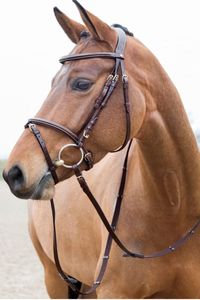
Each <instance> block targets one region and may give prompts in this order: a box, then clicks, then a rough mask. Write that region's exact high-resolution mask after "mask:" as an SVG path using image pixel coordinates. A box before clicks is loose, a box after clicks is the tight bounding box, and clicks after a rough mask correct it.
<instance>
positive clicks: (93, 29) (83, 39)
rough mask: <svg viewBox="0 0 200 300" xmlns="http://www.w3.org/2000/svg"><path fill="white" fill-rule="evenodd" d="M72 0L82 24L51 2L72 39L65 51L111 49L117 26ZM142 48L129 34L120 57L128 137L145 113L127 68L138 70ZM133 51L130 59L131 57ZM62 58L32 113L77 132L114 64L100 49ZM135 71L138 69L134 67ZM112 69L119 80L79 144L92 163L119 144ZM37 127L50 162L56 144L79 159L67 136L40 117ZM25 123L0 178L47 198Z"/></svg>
mask: <svg viewBox="0 0 200 300" xmlns="http://www.w3.org/2000/svg"><path fill="white" fill-rule="evenodd" d="M74 2H75V4H76V6H77V8H78V10H79V12H80V15H81V17H82V20H83V22H84V25H82V24H79V23H77V22H75V21H74V20H72V19H70V18H69V17H67V16H66V15H65V14H64V13H62V12H61V11H60V10H59V9H57V8H54V12H55V16H56V18H57V21H58V22H59V24H60V25H61V27H62V29H63V30H64V32H65V33H66V34H67V36H68V37H69V38H70V40H71V41H72V42H73V43H75V44H76V45H75V47H74V49H73V50H72V52H71V53H70V57H74V56H75V57H79V58H80V56H81V55H83V56H84V55H85V54H86V55H87V54H88V53H90V54H93V53H94V54H95V53H102V54H103V53H111V54H113V53H115V50H116V47H117V43H118V33H117V31H116V30H115V29H114V28H113V27H110V26H109V25H107V24H106V23H104V22H103V21H101V20H100V19H99V18H97V17H96V16H94V15H93V14H91V13H90V12H88V11H86V10H85V9H84V8H83V7H82V6H81V5H80V4H79V3H78V2H77V1H75V0H74ZM133 51H134V52H133ZM133 53H134V54H133ZM147 53H148V51H147V50H146V48H144V47H143V46H142V45H141V43H139V42H138V41H137V40H136V39H134V38H133V37H131V36H126V45H125V49H124V53H123V56H124V57H123V59H124V64H125V69H126V74H127V77H129V88H128V96H129V98H130V116H131V117H130V119H131V120H134V121H133V122H132V121H131V126H130V130H129V131H130V136H129V138H131V137H134V136H136V135H137V132H138V131H139V129H140V127H141V124H142V122H143V119H144V115H145V101H144V97H143V94H142V93H141V91H140V88H139V87H138V84H139V83H137V80H136V79H135V78H134V76H133V74H132V73H133V70H134V69H136V70H138V67H136V65H135V62H136V64H139V65H140V64H141V62H142V61H143V60H142V59H141V56H144V55H146V54H147ZM133 55H134V60H135V62H134V63H133V62H132V59H133ZM119 61H120V58H119ZM61 62H62V66H61V68H60V70H59V71H58V72H57V74H56V75H55V77H54V78H53V80H52V87H51V90H50V92H49V94H48V96H47V98H46V100H45V101H44V103H43V105H42V107H41V108H40V110H39V112H38V113H37V114H36V118H37V119H39V120H48V121H49V122H53V123H55V124H59V125H60V126H62V128H69V129H70V132H72V133H75V135H76V136H80V133H81V132H82V131H83V128H84V125H85V124H86V123H87V120H89V119H90V116H91V113H92V112H93V108H94V107H95V105H97V102H98V101H99V95H102V93H104V89H105V86H106V85H108V81H109V80H110V78H111V79H113V76H112V77H109V76H110V75H111V74H113V72H114V71H113V69H114V68H116V60H115V59H113V58H112V57H106V56H105V55H104V56H102V57H101V56H100V57H99V56H96V57H91V59H67V57H66V59H65V57H64V58H63V59H61ZM144 64H145V62H144ZM115 71H116V70H115ZM117 71H118V70H117ZM136 73H137V74H139V72H138V71H137V72H136ZM117 74H118V75H117V76H118V77H117V79H118V80H117V81H118V82H117V84H116V87H115V88H114V89H113V91H112V93H111V94H110V97H109V100H108V101H107V102H106V105H105V106H106V107H104V109H100V111H101V113H100V114H99V116H98V118H96V119H95V126H94V127H93V128H92V130H91V132H90V134H87V136H84V147H85V148H86V149H87V151H88V153H90V155H91V156H92V160H93V163H94V164H95V163H97V162H98V161H100V160H101V159H102V158H103V157H104V156H105V155H106V154H107V153H108V152H111V151H114V150H115V149H117V148H119V147H120V145H122V144H123V142H124V137H125V135H126V117H125V116H126V115H125V109H124V92H123V83H122V80H121V78H122V71H121V70H119V71H118V73H117ZM137 76H139V78H140V77H141V76H140V75H137ZM111 81H112V80H111ZM111 84H112V82H111ZM106 92H107V91H106ZM29 127H30V126H29ZM37 127H38V128H39V130H40V133H41V136H42V137H43V140H44V141H45V143H46V146H47V149H48V152H49V156H50V157H51V160H52V161H53V162H56V161H57V159H58V153H59V152H60V149H62V150H63V151H62V157H61V158H62V159H61V161H62V162H65V164H67V165H72V166H73V165H74V164H76V162H77V161H80V154H81V155H82V152H81V153H80V151H79V149H78V147H77V148H76V147H68V148H67V147H66V148H65V145H68V144H70V145H71V144H72V139H71V137H70V136H66V135H65V134H63V133H62V132H60V131H57V130H55V129H54V128H50V127H47V126H42V124H41V123H40V124H38V125H37ZM29 129H30V128H26V129H25V130H24V132H23V134H22V136H21V137H20V139H19V140H18V142H17V144H16V145H15V147H14V149H13V151H12V153H11V155H10V157H9V159H8V162H7V166H6V169H5V170H4V178H5V180H6V181H7V182H8V184H9V186H10V189H11V191H12V192H13V193H14V194H15V195H16V196H17V197H20V198H24V199H27V198H32V199H50V198H51V197H52V196H53V194H54V181H53V179H52V176H51V173H50V172H49V170H48V166H47V163H46V160H45V158H44V156H43V154H42V152H41V149H40V147H38V143H37V141H36V139H35V138H34V136H33V134H32V132H31V131H30V130H29ZM73 144H74V142H73ZM57 166H58V163H57ZM87 168H88V166H87V165H86V163H85V161H84V160H83V162H82V161H81V164H80V169H81V170H86V169H87ZM56 172H57V176H58V179H59V181H62V180H65V179H67V178H69V177H71V176H72V175H73V170H72V169H71V168H64V167H63V166H61V167H59V168H58V169H57V170H56Z"/></svg>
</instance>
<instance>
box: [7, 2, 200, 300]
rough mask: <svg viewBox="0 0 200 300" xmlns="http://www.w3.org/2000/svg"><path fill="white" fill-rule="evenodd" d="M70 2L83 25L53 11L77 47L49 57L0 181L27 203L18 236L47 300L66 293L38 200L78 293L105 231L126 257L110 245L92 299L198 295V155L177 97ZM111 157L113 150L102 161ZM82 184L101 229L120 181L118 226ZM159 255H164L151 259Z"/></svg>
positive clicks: (95, 267) (131, 45)
mask: <svg viewBox="0 0 200 300" xmlns="http://www.w3.org/2000/svg"><path fill="white" fill-rule="evenodd" d="M74 3H75V4H76V6H77V8H78V10H79V12H80V15H81V17H82V20H83V23H84V25H82V24H79V23H77V22H75V21H74V20H72V19H70V18H69V17H67V16H66V15H65V14H63V13H62V12H61V11H60V10H58V9H57V8H55V9H54V11H55V15H56V18H57V20H58V22H59V24H60V25H61V27H62V29H63V30H64V31H65V33H66V34H67V36H68V37H69V38H70V39H71V41H72V42H74V43H75V44H76V46H75V48H74V49H73V51H72V52H71V54H70V55H69V56H65V57H64V58H62V59H61V60H60V61H61V63H62V67H61V69H60V70H59V71H58V73H57V74H56V76H55V77H54V79H53V81H52V88H51V90H50V93H49V95H48V96H47V99H46V100H45V102H44V104H43V105H42V107H41V109H40V110H39V112H38V113H37V115H36V117H35V118H33V119H31V121H29V122H28V123H27V125H26V129H25V130H24V132H23V133H22V136H21V137H20V139H19V140H18V142H17V144H16V145H15V147H14V149H13V151H12V153H11V154H10V157H9V159H8V161H7V165H6V168H5V170H4V173H3V176H4V179H5V180H6V181H7V183H8V184H9V187H10V189H11V191H12V192H13V193H14V194H15V195H16V196H17V197H19V198H22V199H28V198H30V199H32V200H29V202H28V204H29V205H28V206H29V232H30V236H31V239H32V241H33V244H34V246H35V249H36V251H37V253H38V255H39V257H40V260H41V262H42V264H43V266H44V273H45V284H46V287H47V291H48V294H49V296H50V297H51V298H66V297H68V295H67V286H66V283H65V282H64V281H63V280H62V278H61V277H64V274H63V273H62V272H60V273H61V275H62V276H61V277H60V276H59V274H58V272H57V264H56V262H55V253H54V251H53V247H52V237H53V231H54V229H53V227H52V215H51V207H50V204H49V201H40V200H50V199H52V198H54V203H55V211H56V231H57V245H56V246H57V250H58V254H59V263H60V265H61V266H62V270H63V272H64V273H66V274H69V275H70V276H73V278H76V279H77V280H78V281H80V282H82V283H83V287H82V291H83V292H84V290H85V289H86V286H89V287H90V286H92V284H93V282H94V281H95V280H96V277H97V275H98V273H99V269H101V266H102V259H103V260H104V258H105V257H104V250H105V245H106V243H107V242H106V241H107V238H108V236H110V235H111V234H112V235H113V236H114V234H116V235H117V236H118V237H119V238H120V240H121V241H122V242H123V245H125V246H126V249H127V248H128V249H129V254H127V253H128V252H126V251H125V250H122V249H121V248H120V247H119V246H118V244H117V242H116V243H115V242H113V243H112V245H110V246H111V249H110V253H109V257H106V259H107V262H108V265H107V269H106V272H105V274H104V277H103V279H102V282H101V284H99V282H98V283H97V289H96V294H93V297H97V298H199V297H200V288H199V285H200V279H199V278H200V252H199V248H200V238H199V236H198V230H199V228H198V227H199V218H200V184H199V182H200V159H199V151H198V146H197V143H196V140H195V137H194V135H193V132H192V129H191V127H190V124H189V121H188V118H187V115H186V113H185V110H184V108H183V105H182V102H181V99H180V96H179V94H178V92H177V90H176V88H175V86H174V85H173V83H172V82H171V80H170V78H169V77H168V75H167V73H166V72H165V71H164V69H163V68H162V66H161V64H160V63H159V61H158V60H157V59H156V57H155V56H154V55H153V54H152V53H151V52H150V50H148V49H147V48H146V47H145V46H144V45H143V44H142V43H141V42H140V41H139V40H137V39H136V38H135V37H133V36H131V35H130V34H129V32H128V31H127V30H126V29H125V28H123V30H122V29H120V30H119V29H118V30H116V28H114V27H110V26H108V25H107V24H106V23H104V22H103V21H102V20H100V19H99V18H97V17H96V16H94V15H93V14H91V13H90V12H88V11H86V10H85V9H84V8H83V7H82V6H81V5H80V4H79V3H78V2H77V1H76V0H74ZM119 32H120V33H119ZM122 32H123V33H122ZM124 32H125V33H126V35H125V34H124ZM120 35H123V41H121V40H120ZM124 36H125V37H124ZM117 50H121V51H122V52H121V53H120V51H117ZM116 65H117V66H116ZM110 75H111V76H110ZM121 79H122V80H121ZM128 83H129V84H128ZM112 87H113V88H112ZM127 87H128V88H127ZM111 89H112V91H111ZM110 91H111V93H110ZM103 93H104V94H103ZM108 93H110V95H109V97H107V95H108ZM102 94H103V96H102ZM106 97H107V102H105V101H104V100H105V98H106ZM100 100H101V101H100ZM102 101H103V104H104V105H103V106H102V107H101V109H100V110H98V109H99V106H98V105H99V103H101V104H102ZM93 108H95V109H93ZM96 109H97V110H98V114H97V115H96V117H95V118H93V115H94V113H96V111H97V110H96ZM129 117H130V122H128V121H127V120H129ZM91 120H93V121H94V122H93V123H91ZM83 124H86V126H85V127H84V126H83ZM88 126H89V127H88ZM29 129H30V130H29ZM85 130H86V131H85ZM129 141H132V143H130V142H129ZM38 143H39V145H38ZM121 145H122V147H121ZM39 146H40V147H39ZM47 149H48V150H47ZM116 149H117V150H120V149H121V151H119V152H116V153H112V152H113V151H115V150H116ZM41 150H42V151H41ZM86 155H87V156H86ZM127 159H128V160H127ZM77 162H78V163H77ZM92 164H94V167H93V168H92ZM126 164H127V170H126V173H124V171H122V169H126V168H125V166H126ZM65 166H67V167H66V168H65ZM55 168H56V169H55ZM87 169H90V170H88V171H87V172H85V171H86V170H87ZM82 172H83V174H82ZM74 174H75V176H74ZM122 174H126V180H124V182H123V183H122V181H123V180H122V177H123V176H122ZM83 175H84V177H83ZM124 176H125V175H124ZM84 178H85V180H86V182H87V185H86V183H85V181H83V180H84ZM77 179H78V183H80V185H79V184H78V183H77ZM58 181H59V183H58ZM81 184H82V188H85V191H86V192H88V190H87V187H88V186H89V188H90V189H91V191H92V192H93V194H94V195H95V198H96V199H97V200H98V202H97V204H98V205H100V207H101V208H102V209H103V211H104V213H105V216H106V217H107V219H108V220H109V222H110V223H111V222H112V218H113V212H114V213H115V209H114V207H115V205H116V199H118V198H119V197H118V196H117V194H118V192H119V186H122V185H124V186H123V193H122V194H123V195H122V196H123V200H122V202H121V203H120V206H121V210H120V215H119V220H118V223H117V227H116V229H115V230H114V228H111V232H109V235H108V232H107V229H108V228H105V226H104V225H105V222H104V224H103V223H102V220H101V219H100V218H99V216H98V214H97V213H96V211H95V210H94V207H93V204H92V203H91V202H90V201H88V195H89V193H88V194H87V193H84V192H83V191H82V188H81ZM89 198H92V196H91V195H90V197H89ZM107 227H108V226H107ZM191 228H192V229H191ZM112 230H113V231H112ZM188 230H189V231H188ZM113 232H115V233H113ZM187 232H188V233H187ZM194 233H195V234H194ZM114 237H115V236H114ZM54 238H55V236H54ZM115 241H117V239H116V240H115ZM176 241H178V242H176ZM177 244H181V247H177ZM169 245H173V246H171V247H168V246H169ZM166 247H167V248H166ZM177 248H178V249H177ZM162 249H164V254H166V255H157V254H159V253H160V254H162V253H163V252H162ZM175 250H176V251H175ZM131 251H134V252H131ZM160 251H161V252H160ZM131 253H132V255H131ZM134 253H142V254H141V255H133V254H134ZM149 253H156V255H155V257H154V258H151V257H149V258H148V255H146V254H149ZM150 256H151V255H150ZM145 257H146V259H145ZM73 278H72V279H73ZM68 279H69V278H68Z"/></svg>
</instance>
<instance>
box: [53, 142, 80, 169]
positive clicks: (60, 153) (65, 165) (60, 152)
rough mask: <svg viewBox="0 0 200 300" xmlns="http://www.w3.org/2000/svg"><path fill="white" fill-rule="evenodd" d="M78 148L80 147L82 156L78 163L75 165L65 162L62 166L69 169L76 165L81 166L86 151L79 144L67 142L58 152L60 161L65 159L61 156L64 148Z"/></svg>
mask: <svg viewBox="0 0 200 300" xmlns="http://www.w3.org/2000/svg"><path fill="white" fill-rule="evenodd" d="M70 147H71V148H73V147H74V148H76V149H79V150H80V153H81V158H80V160H79V161H78V162H77V163H76V164H73V165H68V164H65V163H63V164H62V166H63V167H65V168H67V169H73V168H74V166H76V167H77V166H79V165H80V164H81V163H82V161H83V159H84V151H83V149H82V148H81V147H79V146H77V145H76V144H67V145H64V146H63V147H62V148H61V149H60V151H59V153H58V161H63V159H62V158H61V155H62V152H63V150H65V149H66V148H70Z"/></svg>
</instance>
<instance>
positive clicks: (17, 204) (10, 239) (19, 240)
mask: <svg viewBox="0 0 200 300" xmlns="http://www.w3.org/2000/svg"><path fill="white" fill-rule="evenodd" d="M5 298H7V299H14V298H15V299H27V298H29V299H38V298H40V299H41V298H42V299H46V298H48V295H47V293H46V290H45V286H44V280H43V268H42V265H41V263H40V261H39V259H38V257H37V254H36V253H35V250H34V248H33V245H32V243H31V241H30V238H29V235H28V226H27V203H26V201H25V200H20V199H17V198H16V197H14V196H13V195H12V194H11V192H10V191H9V189H8V187H7V185H6V184H5V183H4V182H3V181H0V299H5Z"/></svg>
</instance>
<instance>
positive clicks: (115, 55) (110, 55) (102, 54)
mask: <svg viewBox="0 0 200 300" xmlns="http://www.w3.org/2000/svg"><path fill="white" fill-rule="evenodd" d="M92 58H109V59H111V58H112V59H124V56H123V54H122V53H115V52H95V53H80V54H72V55H66V56H63V57H61V58H60V59H59V62H60V63H61V64H64V63H65V62H67V61H74V60H81V59H92Z"/></svg>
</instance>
